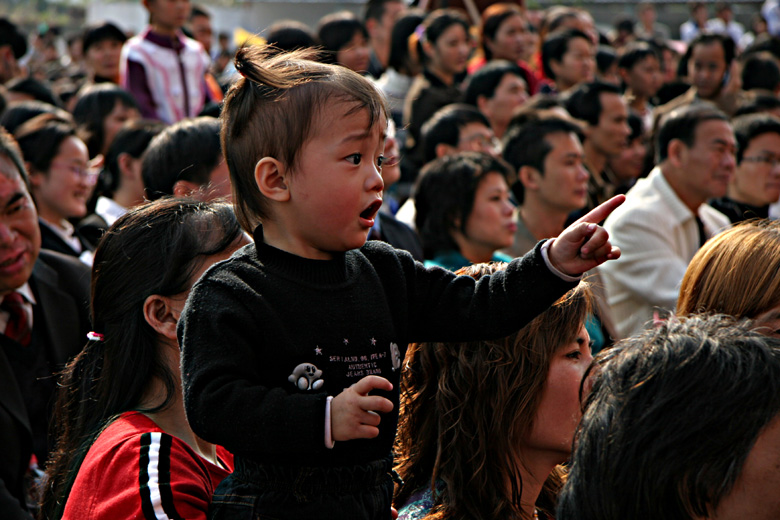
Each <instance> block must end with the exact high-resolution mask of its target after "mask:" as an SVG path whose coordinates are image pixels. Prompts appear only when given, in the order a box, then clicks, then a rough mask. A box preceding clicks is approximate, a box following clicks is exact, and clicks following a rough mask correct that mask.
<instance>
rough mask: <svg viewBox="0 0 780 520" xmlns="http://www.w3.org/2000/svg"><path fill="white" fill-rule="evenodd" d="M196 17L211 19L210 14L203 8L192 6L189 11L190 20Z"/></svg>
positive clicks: (196, 5) (197, 5)
mask: <svg viewBox="0 0 780 520" xmlns="http://www.w3.org/2000/svg"><path fill="white" fill-rule="evenodd" d="M198 16H202V17H204V18H209V19H211V13H209V12H208V11H207V10H206V8H205V7H204V6H202V5H199V4H193V5H192V9H191V10H190V20H192V19H193V18H196V17H198Z"/></svg>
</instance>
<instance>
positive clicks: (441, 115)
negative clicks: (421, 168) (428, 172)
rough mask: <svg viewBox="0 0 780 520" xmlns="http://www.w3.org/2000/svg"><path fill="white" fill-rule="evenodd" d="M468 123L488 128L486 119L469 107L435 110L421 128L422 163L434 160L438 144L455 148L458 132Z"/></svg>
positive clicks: (458, 104)
mask: <svg viewBox="0 0 780 520" xmlns="http://www.w3.org/2000/svg"><path fill="white" fill-rule="evenodd" d="M470 123H479V124H481V125H484V126H485V127H487V128H490V122H489V121H488V120H487V118H486V117H485V116H484V115H483V114H482V112H480V111H479V110H477V109H476V108H475V107H473V106H471V105H464V104H462V103H454V104H452V105H447V106H445V107H442V108H440V109H439V110H437V111H436V113H435V114H433V115H432V116H431V118H430V119H429V120H428V121H426V122H425V124H424V125H423V126H422V130H421V135H422V143H423V157H424V161H425V162H426V163H427V162H429V161H432V160H434V159H435V158H436V147H437V146H438V145H440V144H446V145H449V146H452V147H457V146H458V142H459V141H460V131H461V130H462V129H463V127H465V126H466V125H468V124H470Z"/></svg>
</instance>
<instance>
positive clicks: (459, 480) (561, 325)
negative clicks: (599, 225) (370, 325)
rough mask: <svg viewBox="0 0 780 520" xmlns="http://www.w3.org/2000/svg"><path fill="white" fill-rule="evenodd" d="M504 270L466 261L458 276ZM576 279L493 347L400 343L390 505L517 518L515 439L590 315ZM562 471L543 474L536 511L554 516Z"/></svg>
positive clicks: (520, 438)
mask: <svg viewBox="0 0 780 520" xmlns="http://www.w3.org/2000/svg"><path fill="white" fill-rule="evenodd" d="M506 265H507V264H496V263H493V264H476V265H472V266H469V267H465V268H463V269H461V270H460V271H458V274H466V275H468V276H471V277H473V278H476V279H479V278H480V277H482V276H485V275H488V274H492V273H494V272H495V271H498V270H501V269H504V268H505V267H506ZM591 297H592V296H591V291H590V288H589V287H588V285H587V284H586V283H585V282H582V283H580V284H579V285H578V286H577V287H575V288H574V289H572V290H571V291H569V292H568V293H566V295H564V296H563V297H562V298H561V299H559V300H558V301H557V302H555V304H553V305H552V306H551V307H550V308H548V309H547V310H546V311H545V312H543V313H542V314H540V315H539V316H537V317H536V318H534V319H533V320H532V321H531V322H530V323H528V324H527V325H526V326H525V327H523V328H522V329H520V330H519V331H518V332H516V333H515V334H512V335H510V336H507V337H505V338H501V339H497V340H493V341H473V342H466V343H425V344H413V345H411V346H410V348H409V351H408V353H407V357H406V362H405V364H406V366H405V367H404V370H403V372H402V374H403V375H402V378H401V405H400V423H399V428H398V435H397V440H396V452H397V457H396V460H397V466H396V470H397V471H398V473H399V474H400V476H401V478H402V479H403V480H404V483H403V484H402V485H401V487H400V489H399V492H398V494H397V496H396V499H395V503H396V505H397V506H400V505H403V504H404V503H405V502H406V500H407V499H408V498H409V496H410V495H411V494H412V493H414V492H415V491H417V490H419V489H420V488H429V489H433V488H434V486H435V485H436V482H437V481H442V482H443V483H444V484H445V487H444V489H443V490H442V491H441V492H440V493H434V497H435V505H434V507H433V509H432V510H431V515H430V516H428V517H426V518H447V519H453V520H454V519H482V518H484V519H489V518H490V519H492V518H506V519H511V518H520V514H521V510H520V496H521V495H522V486H523V482H522V479H521V474H520V466H521V465H522V464H523V463H524V461H523V460H522V447H523V442H524V440H525V439H526V438H527V436H528V435H529V433H530V432H531V428H532V427H533V421H534V418H535V417H536V413H537V410H538V408H539V403H540V401H541V397H542V392H543V390H544V387H545V382H546V380H547V375H548V372H549V368H550V362H551V360H552V358H553V356H554V354H555V352H556V350H557V349H558V348H559V347H560V346H562V345H565V344H568V343H571V342H572V341H574V339H575V338H576V336H577V333H578V331H579V330H580V327H581V326H582V323H583V322H584V320H585V319H586V316H587V314H588V312H589V310H590V305H591ZM562 473H563V472H562V470H560V468H556V471H554V472H553V473H551V474H550V477H549V478H548V479H547V482H546V483H545V486H544V489H543V490H542V493H541V494H540V496H539V498H538V500H537V503H536V505H537V508H539V509H540V510H543V511H544V512H546V513H548V514H552V513H553V512H554V510H555V503H556V496H557V491H558V489H560V487H561V485H562Z"/></svg>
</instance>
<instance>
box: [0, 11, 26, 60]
mask: <svg viewBox="0 0 780 520" xmlns="http://www.w3.org/2000/svg"><path fill="white" fill-rule="evenodd" d="M6 45H10V46H11V51H13V53H14V58H16V59H17V60H18V59H21V58H22V56H24V55H25V54H27V37H26V36H25V35H24V34H23V33H22V32H20V31H19V29H18V28H17V27H16V25H14V24H13V23H11V21H10V20H8V18H0V47H4V46H6Z"/></svg>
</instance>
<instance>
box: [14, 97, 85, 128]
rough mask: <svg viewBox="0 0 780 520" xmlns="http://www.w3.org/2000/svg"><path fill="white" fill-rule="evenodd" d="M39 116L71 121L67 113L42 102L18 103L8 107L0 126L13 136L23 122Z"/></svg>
mask: <svg viewBox="0 0 780 520" xmlns="http://www.w3.org/2000/svg"><path fill="white" fill-rule="evenodd" d="M41 114H55V115H56V116H57V117H59V118H60V119H65V120H68V121H72V120H73V116H71V115H70V113H69V112H67V111H65V110H63V109H61V108H58V107H55V106H54V105H50V104H49V103H44V102H43V101H19V102H18V103H14V104H13V105H11V106H9V107H8V108H7V109H6V110H5V111H4V112H3V115H2V116H0V126H2V127H3V128H5V129H6V130H7V131H8V133H9V134H11V135H13V134H15V133H16V130H17V129H18V128H19V127H20V126H22V125H23V124H24V123H25V122H27V121H29V120H30V119H32V118H33V117H35V116H39V115H41Z"/></svg>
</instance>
